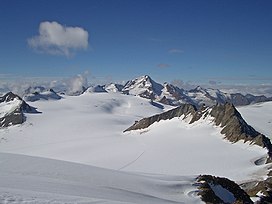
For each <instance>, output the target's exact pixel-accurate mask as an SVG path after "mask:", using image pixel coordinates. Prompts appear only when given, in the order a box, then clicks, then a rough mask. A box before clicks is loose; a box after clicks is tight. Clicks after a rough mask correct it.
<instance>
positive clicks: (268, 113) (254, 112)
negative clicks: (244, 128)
mask: <svg viewBox="0 0 272 204" xmlns="http://www.w3.org/2000/svg"><path fill="white" fill-rule="evenodd" d="M238 110H239V112H240V113H241V115H242V117H243V118H244V119H245V120H246V121H247V122H248V123H249V124H250V125H251V126H252V127H254V128H255V129H256V130H257V131H259V132H261V133H263V134H265V135H266V136H268V137H269V138H271V139H272V102H265V103H259V104H253V105H248V106H243V107H239V108H238Z"/></svg>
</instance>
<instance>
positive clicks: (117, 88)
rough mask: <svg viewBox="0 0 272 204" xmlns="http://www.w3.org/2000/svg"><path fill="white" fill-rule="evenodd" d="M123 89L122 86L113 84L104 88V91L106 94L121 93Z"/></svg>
mask: <svg viewBox="0 0 272 204" xmlns="http://www.w3.org/2000/svg"><path fill="white" fill-rule="evenodd" d="M123 88H124V86H123V85H121V84H115V83H110V84H107V85H105V86H104V89H105V90H106V91H107V92H114V93H117V92H121V91H122V89H123Z"/></svg>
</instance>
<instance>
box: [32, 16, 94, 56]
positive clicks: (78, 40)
mask: <svg viewBox="0 0 272 204" xmlns="http://www.w3.org/2000/svg"><path fill="white" fill-rule="evenodd" d="M88 38H89V33H88V32H87V31H86V30H84V29H83V28H81V27H67V26H64V25H61V24H59V23H58V22H55V21H53V22H48V21H45V22H41V23H40V26H39V35H37V36H34V37H32V38H29V39H28V40H27V42H28V45H29V46H30V47H31V48H33V49H34V50H36V51H38V52H42V53H47V54H52V55H64V56H67V57H69V56H71V55H73V54H74V52H75V51H76V50H86V49H87V48H88Z"/></svg>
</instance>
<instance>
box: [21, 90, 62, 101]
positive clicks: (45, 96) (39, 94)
mask: <svg viewBox="0 0 272 204" xmlns="http://www.w3.org/2000/svg"><path fill="white" fill-rule="evenodd" d="M23 99H24V100H25V101H31V102H34V101H38V100H59V99H61V96H60V95H58V94H57V93H56V92H55V91H54V90H53V89H49V90H46V89H40V90H39V91H35V92H32V93H29V94H26V95H24V97H23Z"/></svg>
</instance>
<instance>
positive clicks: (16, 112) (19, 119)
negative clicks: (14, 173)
mask: <svg viewBox="0 0 272 204" xmlns="http://www.w3.org/2000/svg"><path fill="white" fill-rule="evenodd" d="M24 113H38V111H37V110H36V109H35V108H33V107H31V106H30V105H28V104H27V103H26V102H25V101H24V100H23V99H22V98H21V97H19V96H18V95H16V94H14V93H12V92H9V93H7V94H5V95H4V96H2V97H0V128H3V127H8V126H11V125H17V124H22V123H23V122H24V121H25V116H24Z"/></svg>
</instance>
